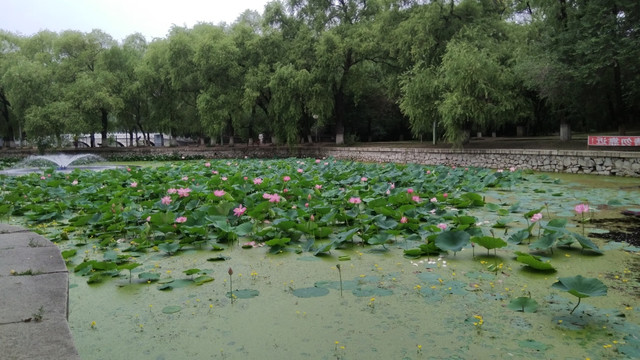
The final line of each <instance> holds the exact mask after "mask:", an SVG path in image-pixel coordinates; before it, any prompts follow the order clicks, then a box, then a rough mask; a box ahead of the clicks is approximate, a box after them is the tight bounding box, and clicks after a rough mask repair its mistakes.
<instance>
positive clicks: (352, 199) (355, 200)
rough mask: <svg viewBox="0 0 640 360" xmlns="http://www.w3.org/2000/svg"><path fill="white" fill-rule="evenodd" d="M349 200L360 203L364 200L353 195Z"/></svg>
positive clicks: (352, 202)
mask: <svg viewBox="0 0 640 360" xmlns="http://www.w3.org/2000/svg"><path fill="white" fill-rule="evenodd" d="M349 202H350V203H351V204H360V203H361V202H362V200H360V198H359V197H352V198H350V199H349Z"/></svg>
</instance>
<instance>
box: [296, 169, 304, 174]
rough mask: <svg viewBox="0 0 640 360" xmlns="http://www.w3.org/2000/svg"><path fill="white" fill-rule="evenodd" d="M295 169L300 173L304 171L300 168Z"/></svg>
mask: <svg viewBox="0 0 640 360" xmlns="http://www.w3.org/2000/svg"><path fill="white" fill-rule="evenodd" d="M296 171H298V172H299V173H300V174H302V173H303V172H304V170H302V169H298V170H296Z"/></svg>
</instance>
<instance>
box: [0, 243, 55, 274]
mask: <svg viewBox="0 0 640 360" xmlns="http://www.w3.org/2000/svg"><path fill="white" fill-rule="evenodd" d="M0 259H2V260H1V261H0V276H6V275H10V274H11V270H15V272H16V273H24V272H25V271H31V272H32V273H33V274H37V273H51V272H67V266H66V265H65V263H64V260H62V256H61V255H60V250H59V249H58V247H56V246H49V247H16V248H12V249H0Z"/></svg>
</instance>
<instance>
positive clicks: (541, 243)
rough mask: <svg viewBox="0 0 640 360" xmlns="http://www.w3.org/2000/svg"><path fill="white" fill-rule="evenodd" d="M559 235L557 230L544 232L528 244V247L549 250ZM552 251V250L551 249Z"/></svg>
mask: <svg viewBox="0 0 640 360" xmlns="http://www.w3.org/2000/svg"><path fill="white" fill-rule="evenodd" d="M559 236H560V234H559V233H557V232H551V233H546V234H544V235H543V236H541V237H540V238H539V239H538V240H536V241H534V242H532V243H531V244H529V249H531V250H551V248H552V247H553V245H554V244H555V243H556V240H557V239H558V237H559ZM552 252H553V251H552Z"/></svg>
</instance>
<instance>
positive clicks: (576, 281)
mask: <svg viewBox="0 0 640 360" xmlns="http://www.w3.org/2000/svg"><path fill="white" fill-rule="evenodd" d="M552 287H553V288H554V289H558V290H562V291H567V292H569V293H570V294H571V295H573V296H576V297H578V298H586V297H591V296H605V295H607V286H606V285H605V284H604V283H602V281H600V280H598V279H596V278H585V277H582V275H576V276H573V277H564V278H559V279H558V281H557V282H556V283H554V284H553V285H552Z"/></svg>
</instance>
